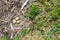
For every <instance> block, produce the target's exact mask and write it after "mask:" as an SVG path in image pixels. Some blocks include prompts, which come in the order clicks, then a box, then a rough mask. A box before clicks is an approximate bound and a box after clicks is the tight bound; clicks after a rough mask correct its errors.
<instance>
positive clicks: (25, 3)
mask: <svg viewBox="0 0 60 40" xmlns="http://www.w3.org/2000/svg"><path fill="white" fill-rule="evenodd" d="M28 1H29V0H26V1H25V2H24V3H23V5H22V7H21V10H22V11H21V12H22V13H23V14H24V12H23V8H24V7H25V6H26V5H27V3H28Z"/></svg>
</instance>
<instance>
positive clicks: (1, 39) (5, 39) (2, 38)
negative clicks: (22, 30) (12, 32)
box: [0, 36, 8, 40]
mask: <svg viewBox="0 0 60 40" xmlns="http://www.w3.org/2000/svg"><path fill="white" fill-rule="evenodd" d="M0 40H8V38H7V37H6V36H3V37H0Z"/></svg>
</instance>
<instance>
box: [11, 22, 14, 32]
mask: <svg viewBox="0 0 60 40" xmlns="http://www.w3.org/2000/svg"><path fill="white" fill-rule="evenodd" d="M10 27H11V29H12V30H13V31H14V28H13V26H12V23H10Z"/></svg>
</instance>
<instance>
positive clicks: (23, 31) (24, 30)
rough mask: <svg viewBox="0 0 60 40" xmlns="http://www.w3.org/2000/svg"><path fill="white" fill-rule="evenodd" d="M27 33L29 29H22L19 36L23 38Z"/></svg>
mask: <svg viewBox="0 0 60 40" xmlns="http://www.w3.org/2000/svg"><path fill="white" fill-rule="evenodd" d="M29 32H30V29H29V28H25V29H23V30H22V31H21V35H22V36H25V35H27V34H28V33H29Z"/></svg>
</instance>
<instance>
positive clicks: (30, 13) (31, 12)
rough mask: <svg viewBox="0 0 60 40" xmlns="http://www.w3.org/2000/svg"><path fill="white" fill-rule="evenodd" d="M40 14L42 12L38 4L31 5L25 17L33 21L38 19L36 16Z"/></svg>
mask: <svg viewBox="0 0 60 40" xmlns="http://www.w3.org/2000/svg"><path fill="white" fill-rule="evenodd" d="M39 12H40V9H39V7H38V6H37V5H36V4H31V6H30V8H29V11H28V12H27V14H26V15H25V16H26V17H27V18H29V19H32V20H33V19H34V18H35V17H36V15H38V14H39Z"/></svg>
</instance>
